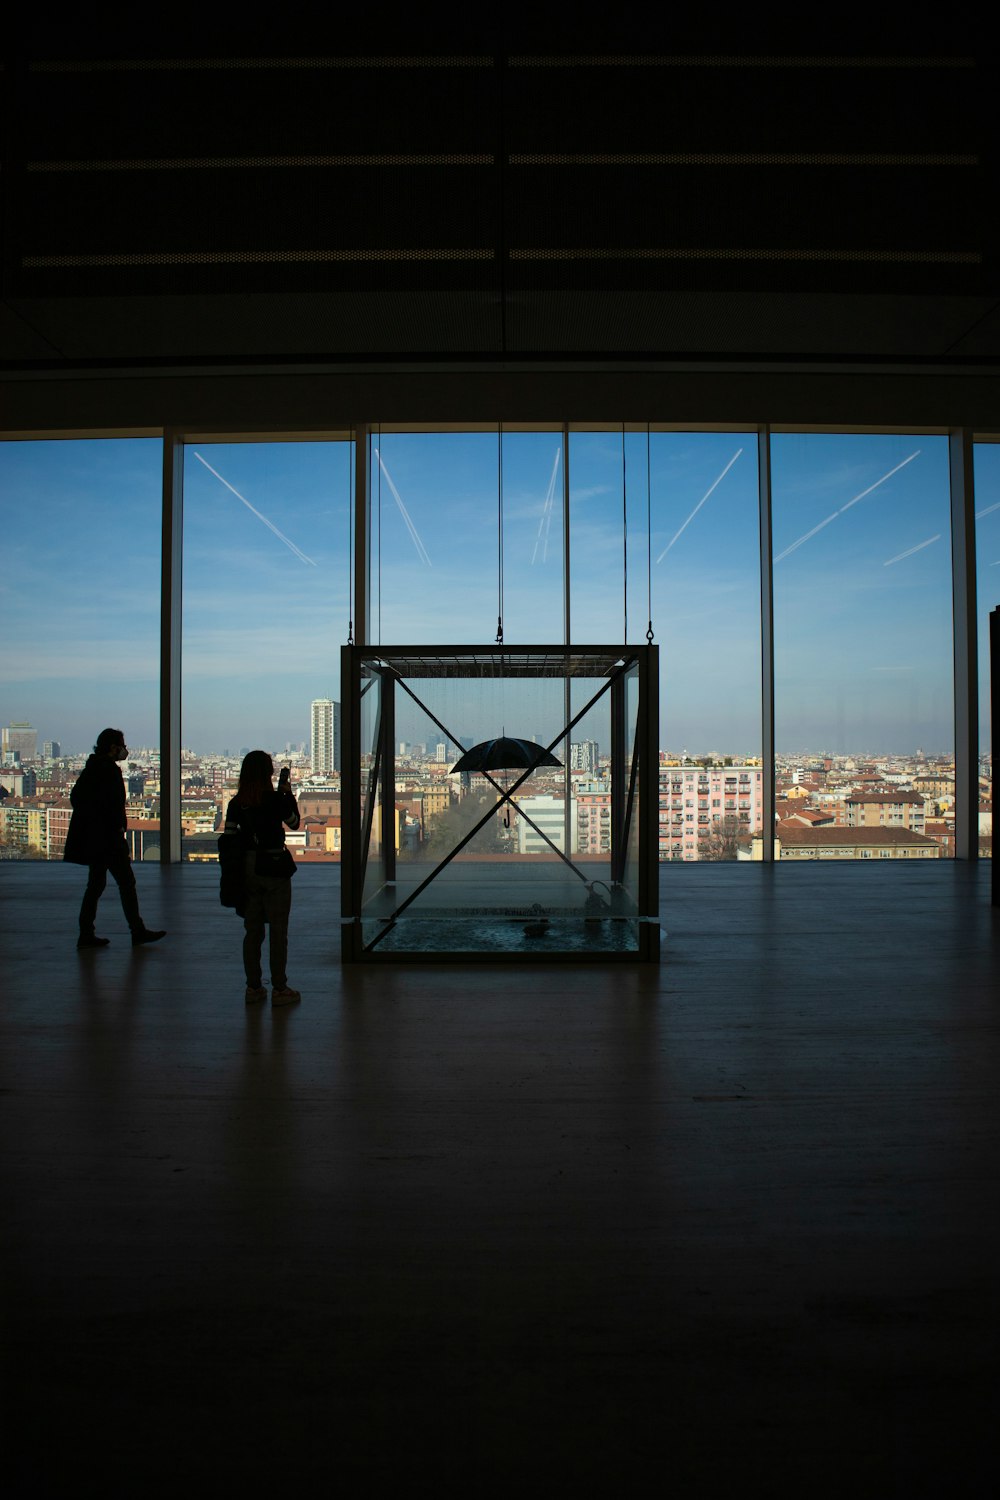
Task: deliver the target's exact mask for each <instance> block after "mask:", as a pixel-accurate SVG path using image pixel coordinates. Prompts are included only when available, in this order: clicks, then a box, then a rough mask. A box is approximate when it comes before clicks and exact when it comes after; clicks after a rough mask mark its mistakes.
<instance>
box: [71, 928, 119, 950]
mask: <svg viewBox="0 0 1000 1500" xmlns="http://www.w3.org/2000/svg"><path fill="white" fill-rule="evenodd" d="M110 941H111V939H110V938H99V937H96V936H95V935H94V933H92V932H81V933H80V936H79V937H78V938H77V940H76V946H77V947H78V948H106V947H107V946H108V944H109V943H110Z"/></svg>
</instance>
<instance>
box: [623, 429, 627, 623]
mask: <svg viewBox="0 0 1000 1500" xmlns="http://www.w3.org/2000/svg"><path fill="white" fill-rule="evenodd" d="M622 583H623V588H622V605H623V609H624V614H625V634H624V635H623V636H622V644H623V645H624V644H625V643H626V642H627V641H628V490H627V487H626V474H625V423H624V422H623V423H622Z"/></svg>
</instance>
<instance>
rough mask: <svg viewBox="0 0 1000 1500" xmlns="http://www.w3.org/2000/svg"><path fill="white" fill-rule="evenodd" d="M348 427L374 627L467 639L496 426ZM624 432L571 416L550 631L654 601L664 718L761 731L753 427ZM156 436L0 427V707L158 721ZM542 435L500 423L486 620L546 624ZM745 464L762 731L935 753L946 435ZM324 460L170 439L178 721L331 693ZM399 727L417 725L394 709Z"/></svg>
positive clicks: (862, 441)
mask: <svg viewBox="0 0 1000 1500" xmlns="http://www.w3.org/2000/svg"><path fill="white" fill-rule="evenodd" d="M375 441H376V443H377V444H379V446H380V450H381V456H382V465H383V466H381V467H377V468H376V471H375V473H376V478H375V480H374V482H373V533H374V534H373V555H374V558H375V586H374V595H373V635H374V636H375V637H376V638H378V636H379V631H380V630H381V639H382V641H383V642H386V643H400V644H403V643H408V642H409V643H412V642H428V643H442V644H444V643H448V642H459V641H469V642H472V643H476V642H483V643H489V642H491V641H492V640H493V638H494V636H495V634H496V619H497V608H498V599H497V586H498V580H497V560H498V559H497V548H498V488H499V474H498V453H497V435H496V432H495V430H494V431H487V432H477V433H457V434H442V435H438V434H406V433H391V432H387V433H386V434H384V435H383V436H382V437H381V440H379V439H378V438H377V437H376V439H375ZM998 454H1000V448H997V447H986V446H980V447H979V448H978V449H977V491H978V493H977V511H978V512H980V513H981V514H980V520H979V523H978V525H979V534H980V558H979V569H978V574H979V582H980V589H981V592H982V595H983V605H982V610H981V615H982V617H983V618H984V619H985V615H986V611H987V608H988V605H989V604H990V603H992V602H994V599H995V595H996V593H997V592H1000V462H998V460H997V455H998ZM199 455H200V456H199ZM648 456H649V463H648V467H647V438H646V433H645V431H640V432H629V433H628V434H627V436H626V438H625V442H624V471H623V442H622V435H621V432H620V430H617V431H615V430H611V431H606V430H605V431H598V432H580V433H574V434H573V435H572V438H571V444H570V455H569V464H570V509H571V538H570V575H571V598H572V628H573V637H574V640H575V641H576V642H578V643H582V644H588V643H596V644H612V643H614V642H615V641H620V639H621V636H622V632H623V629H624V619H625V613H626V598H627V616H628V636H629V639H630V640H631V641H642V640H643V639H644V638H645V632H646V623H647V619H648V617H649V610H650V607H651V612H652V619H653V627H654V632H655V637H656V640H657V642H658V644H659V646H660V651H661V669H662V670H661V679H662V681H661V725H662V728H661V744H662V745H663V746H664V748H670V749H672V750H676V751H681V750H687V751H689V752H690V753H699V752H703V751H712V750H715V751H719V752H722V753H730V754H754V753H758V752H759V748H760V728H759V694H760V647H759V628H760V583H759V568H758V553H757V548H758V538H757V462H756V438H755V436H754V435H753V434H751V433H739V432H727V433H707V432H706V433H700V432H687V433H656V432H654V433H653V434H652V436H651V439H650V441H649V446H648ZM160 462H161V455H160V445H159V442H158V441H156V440H152V439H135V440H104V441H93V442H78V441H67V442H50V443H36V442H29V443H16V442H15V443H6V444H4V445H3V446H2V447H0V492H2V494H3V517H4V531H3V558H2V563H0V630H2V637H0V638H2V640H3V642H4V646H5V649H4V651H3V654H2V661H0V720H2V722H4V723H8V722H11V721H13V720H25V719H26V720H29V721H30V722H31V723H33V724H34V725H35V726H36V728H37V729H38V731H39V737H40V739H49V738H55V739H58V740H60V741H61V743H62V744H63V745H64V746H65V747H66V748H67V749H82V748H85V747H86V746H87V745H88V744H89V743H90V742H91V741H92V740H93V738H94V735H95V734H96V732H97V730H98V729H99V728H101V727H102V726H103V725H104V724H106V723H112V724H119V723H120V724H121V725H122V726H123V727H124V728H125V729H126V732H127V734H128V737H129V739H130V741H131V742H132V744H133V745H136V746H139V745H141V744H155V743H156V741H157V735H158V730H157V714H158V687H157V674H158V663H159V549H160V518H159V491H160ZM565 462H566V456H565V454H564V453H563V451H562V441H561V436H560V433H559V432H558V431H555V430H553V431H550V432H540V433H517V432H513V433H505V434H504V443H503V544H504V634H505V641H506V642H507V643H508V644H511V645H517V644H545V643H548V642H558V641H560V640H561V638H562V624H563V611H564V558H565V539H564V537H563V517H562V490H563V471H564V465H565ZM209 466H210V467H209ZM213 470H214V472H213ZM772 476H773V533H774V552H775V558H776V562H775V569H774V602H775V637H776V694H777V713H776V719H777V725H776V728H777V744H778V749H779V752H786V753H794V752H798V751H805V750H813V751H819V750H830V751H833V752H835V753H837V752H841V751H857V752H859V753H878V752H880V751H883V752H892V751H897V752H901V753H905V752H907V751H912V750H915V749H916V748H918V746H919V747H922V748H923V749H925V750H926V751H928V752H935V751H950V749H951V748H952V733H953V731H952V723H951V719H952V707H951V672H952V666H951V651H952V642H951V606H950V571H949V570H950V543H949V539H948V514H949V502H948V465H947V444H946V440H945V439H944V438H943V437H929V438H928V437H926V436H916V437H911V436H906V435H888V436H886V435H848V436H827V435H820V434H804V435H803V434H776V435H775V436H774V438H773V448H772ZM349 485H350V474H349V448H348V445H346V444H335V443H284V444H276V443H261V444H229V445H221V444H213V445H203V444H198V443H194V444H192V445H191V446H190V447H189V449H188V451H187V457H186V463H185V545H184V634H183V672H184V695H183V724H184V729H183V740H184V744H185V745H186V746H190V747H192V748H194V749H196V750H201V751H208V750H213V749H215V750H221V749H224V748H228V749H232V750H238V749H240V748H241V747H243V746H245V745H249V744H264V745H267V746H268V747H273V748H278V747H281V746H283V745H284V744H285V743H286V742H288V741H291V742H293V743H296V742H300V741H305V740H307V739H308V733H309V727H308V710H309V702H310V700H311V699H312V698H314V697H320V696H328V695H329V696H332V697H338V696H339V693H340V682H339V648H340V645H341V644H342V643H343V641H344V640H345V639H346V635H347V621H348V616H349V598H348V567H347V553H348V543H349V509H348V507H349ZM647 497H648V509H647ZM994 504H995V505H997V509H996V510H992V509H991V508H990V507H991V506H993V505H994ZM983 512H985V514H983ZM626 556H627V580H628V589H627V596H626V591H625V579H626ZM994 573H996V577H994ZM647 580H648V583H649V586H650V590H651V599H648V597H647ZM379 581H380V582H381V590H380V589H379ZM454 711H455V712H456V713H457V714H458V715H459V717H460V718H462V717H464V718H465V719H467V720H470V721H471V722H467V723H463V724H459V725H456V726H455V727H456V729H457V732H459V733H472V734H475V735H477V736H479V735H480V734H483V735H485V734H487V733H489V732H491V724H490V721H491V718H492V716H493V715H494V713H495V706H493V705H485V704H483V705H480V707H479V708H477V707H476V706H475V705H474V704H472V703H471V702H468V703H466V704H457V705H456V706H455V708H454ZM524 712H525V714H526V716H527V717H528V718H530V719H537V720H539V721H540V722H538V723H532V724H530V725H528V726H527V727H526V729H525V730H524V732H526V733H534V732H537V733H540V734H544V733H546V732H548V727H549V726H548V724H547V723H546V722H541V721H543V720H545V719H546V717H547V714H546V712H545V711H543V710H542V709H541V708H540V707H538V706H534V705H532V704H530V703H528V702H525V704H524ZM552 712H553V713H556V708H555V707H554V706H553V708H552ZM477 719H478V720H480V721H481V722H477ZM506 727H507V728H508V729H511V726H510V725H507V726H506ZM512 732H519V731H518V730H513V731H512ZM581 732H582V731H581ZM400 737H401V738H420V739H424V738H426V737H427V736H426V735H425V734H424V733H422V732H419V730H418V728H417V726H416V725H412V726H407V725H406V724H405V723H404V724H402V725H401V728H400ZM597 737H598V738H600V736H599V735H598V736H597Z"/></svg>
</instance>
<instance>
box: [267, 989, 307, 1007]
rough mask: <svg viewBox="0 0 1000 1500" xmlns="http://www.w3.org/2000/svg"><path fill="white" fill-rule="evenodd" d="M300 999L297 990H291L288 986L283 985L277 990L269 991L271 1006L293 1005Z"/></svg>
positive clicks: (300, 996)
mask: <svg viewBox="0 0 1000 1500" xmlns="http://www.w3.org/2000/svg"><path fill="white" fill-rule="evenodd" d="M301 999H302V995H301V993H300V992H299V991H298V990H293V989H292V988H291V986H290V985H287V984H284V985H282V987H281V989H279V990H272V991H271V1004H272V1005H295V1004H297V1003H298V1001H299V1000H301Z"/></svg>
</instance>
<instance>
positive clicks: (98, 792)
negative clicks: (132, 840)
mask: <svg viewBox="0 0 1000 1500" xmlns="http://www.w3.org/2000/svg"><path fill="white" fill-rule="evenodd" d="M69 800H70V802H71V803H72V804H73V816H72V817H71V818H70V820H69V829H68V831H67V833H66V848H65V851H64V853H63V859H68V860H69V861H70V863H71V864H74V865H97V864H104V863H106V862H107V861H108V860H110V859H116V858H118V857H120V856H121V854H122V853H123V852H124V851H125V848H126V845H125V839H124V834H125V829H126V828H127V827H128V821H127V819H126V817H125V782H124V780H123V779H122V773H121V771H119V769H118V766H117V764H116V763H115V762H114V761H113V760H111V759H110V757H109V756H107V755H92V756H91V757H90V759H89V760H88V761H87V764H86V765H85V766H84V768H83V770H82V771H81V772H80V775H79V776H78V777H77V781H76V785H75V786H74V788H73V790H72V791H71V792H70V794H69Z"/></svg>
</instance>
